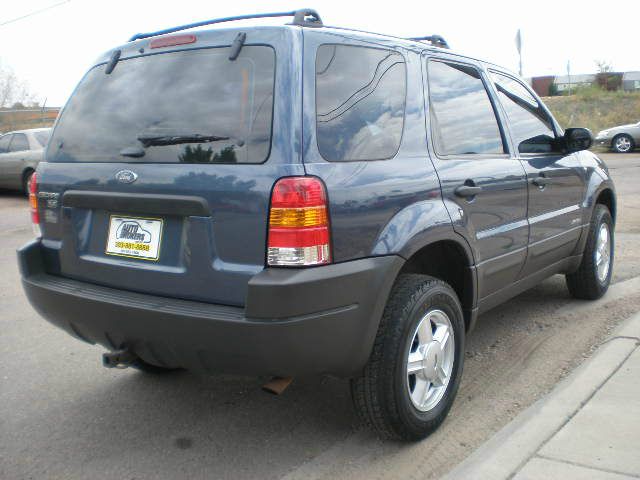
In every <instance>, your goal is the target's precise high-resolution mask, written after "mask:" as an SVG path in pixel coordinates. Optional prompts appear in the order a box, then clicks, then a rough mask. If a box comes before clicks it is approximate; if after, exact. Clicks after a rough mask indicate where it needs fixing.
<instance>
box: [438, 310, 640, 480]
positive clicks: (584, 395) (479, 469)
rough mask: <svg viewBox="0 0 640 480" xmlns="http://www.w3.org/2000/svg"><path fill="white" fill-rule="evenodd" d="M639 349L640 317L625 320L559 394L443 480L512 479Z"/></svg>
mask: <svg viewBox="0 0 640 480" xmlns="http://www.w3.org/2000/svg"><path fill="white" fill-rule="evenodd" d="M639 345H640V313H636V314H635V315H634V316H632V317H631V318H629V319H628V320H626V321H625V322H624V323H623V324H622V325H620V326H619V327H618V328H617V329H616V330H615V331H614V333H613V334H612V335H611V336H610V337H609V338H608V339H607V340H605V342H604V343H603V344H602V345H601V346H600V347H599V349H598V350H597V351H596V353H595V354H594V355H593V356H592V357H591V358H590V359H589V360H587V361H586V362H585V363H584V364H582V365H581V366H579V367H578V368H577V369H576V370H575V371H574V372H573V373H572V374H571V375H570V376H569V377H568V378H566V379H565V380H563V381H562V382H560V383H559V384H558V385H557V386H556V387H555V388H554V390H552V391H551V392H550V393H549V394H547V395H546V396H545V397H543V398H541V399H540V400H538V401H537V402H536V403H534V404H533V405H531V406H530V407H529V408H528V409H526V410H525V411H524V412H522V413H521V414H520V415H518V416H517V417H516V418H515V419H514V420H512V421H511V422H510V423H509V424H507V425H506V426H505V427H504V428H503V429H502V430H500V431H499V432H498V433H497V434H495V435H494V436H493V437H492V438H491V439H489V440H488V441H487V442H485V443H484V444H483V445H481V446H480V447H479V448H478V449H477V450H476V451H475V452H474V453H472V454H471V455H470V456H469V457H467V458H466V459H465V460H463V461H462V463H460V464H459V465H458V466H456V467H455V468H454V469H453V470H451V471H450V472H449V473H448V474H447V475H445V476H444V477H442V480H459V479H460V480H462V479H464V480H471V479H492V480H499V479H508V478H511V477H513V476H514V475H515V474H516V473H517V472H518V471H519V470H520V469H521V468H522V467H523V466H524V465H525V463H526V462H527V461H528V460H529V459H530V458H531V457H533V456H534V455H535V453H536V452H537V451H538V450H539V449H540V448H541V447H542V446H543V445H544V444H545V443H547V442H548V441H549V440H550V439H551V438H552V437H553V436H554V435H555V434H556V433H557V432H558V431H559V430H560V429H561V428H562V427H563V426H564V425H565V424H566V423H568V422H569V421H570V420H571V419H572V418H573V416H574V415H575V414H576V413H578V411H580V409H581V408H582V407H583V406H584V405H585V404H586V403H587V402H588V401H589V400H590V399H591V398H592V397H593V395H595V393H596V392H597V391H598V390H599V389H600V388H601V387H602V385H604V384H605V383H606V381H607V380H608V379H609V378H610V377H611V376H613V375H614V374H615V373H616V372H617V371H618V369H619V368H620V367H621V366H622V365H623V364H624V362H625V361H626V360H627V358H629V356H630V355H631V354H632V353H633V351H634V350H635V349H636V348H638V346H639Z"/></svg>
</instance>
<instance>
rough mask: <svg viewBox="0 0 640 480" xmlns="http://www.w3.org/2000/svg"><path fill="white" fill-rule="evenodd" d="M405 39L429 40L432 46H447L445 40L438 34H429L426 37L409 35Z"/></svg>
mask: <svg viewBox="0 0 640 480" xmlns="http://www.w3.org/2000/svg"><path fill="white" fill-rule="evenodd" d="M407 40H415V41H416V42H431V45H433V46H434V47H440V48H449V44H448V43H447V41H446V40H445V39H444V38H443V37H441V36H440V35H429V36H428V37H411V38H407Z"/></svg>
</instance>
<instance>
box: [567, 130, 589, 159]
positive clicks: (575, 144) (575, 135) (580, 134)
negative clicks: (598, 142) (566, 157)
mask: <svg viewBox="0 0 640 480" xmlns="http://www.w3.org/2000/svg"><path fill="white" fill-rule="evenodd" d="M564 143H565V146H566V148H567V151H568V152H569V153H573V152H579V151H581V150H588V149H589V148H591V145H593V135H592V134H591V130H589V129H588V128H567V129H566V130H565V131H564Z"/></svg>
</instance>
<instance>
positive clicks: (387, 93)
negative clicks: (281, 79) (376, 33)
mask: <svg viewBox="0 0 640 480" xmlns="http://www.w3.org/2000/svg"><path fill="white" fill-rule="evenodd" d="M405 97H406V69H405V62H404V57H403V56H402V55H400V54H399V53H396V52H393V51H390V50H382V49H377V48H368V47H356V46H347V45H322V46H320V47H319V48H318V53H317V55H316V131H317V137H318V149H319V150H320V154H321V155H322V156H323V157H324V158H325V159H326V160H330V161H349V160H383V159H387V158H391V157H393V156H394V155H395V154H396V153H397V152H398V148H399V147H400V140H401V138H402V127H403V124H404V109H405Z"/></svg>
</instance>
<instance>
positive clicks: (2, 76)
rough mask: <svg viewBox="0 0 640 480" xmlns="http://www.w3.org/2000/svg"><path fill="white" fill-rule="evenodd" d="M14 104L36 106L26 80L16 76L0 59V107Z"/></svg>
mask: <svg viewBox="0 0 640 480" xmlns="http://www.w3.org/2000/svg"><path fill="white" fill-rule="evenodd" d="M14 105H22V108H24V106H25V105H29V106H37V105H38V104H37V102H36V101H35V99H34V96H33V95H32V94H31V93H30V91H29V86H28V85H27V82H25V81H24V80H21V79H20V78H18V76H17V75H16V74H15V72H14V71H13V69H12V68H11V67H9V66H7V65H4V64H3V63H2V62H1V61H0V108H9V107H12V106H14Z"/></svg>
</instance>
